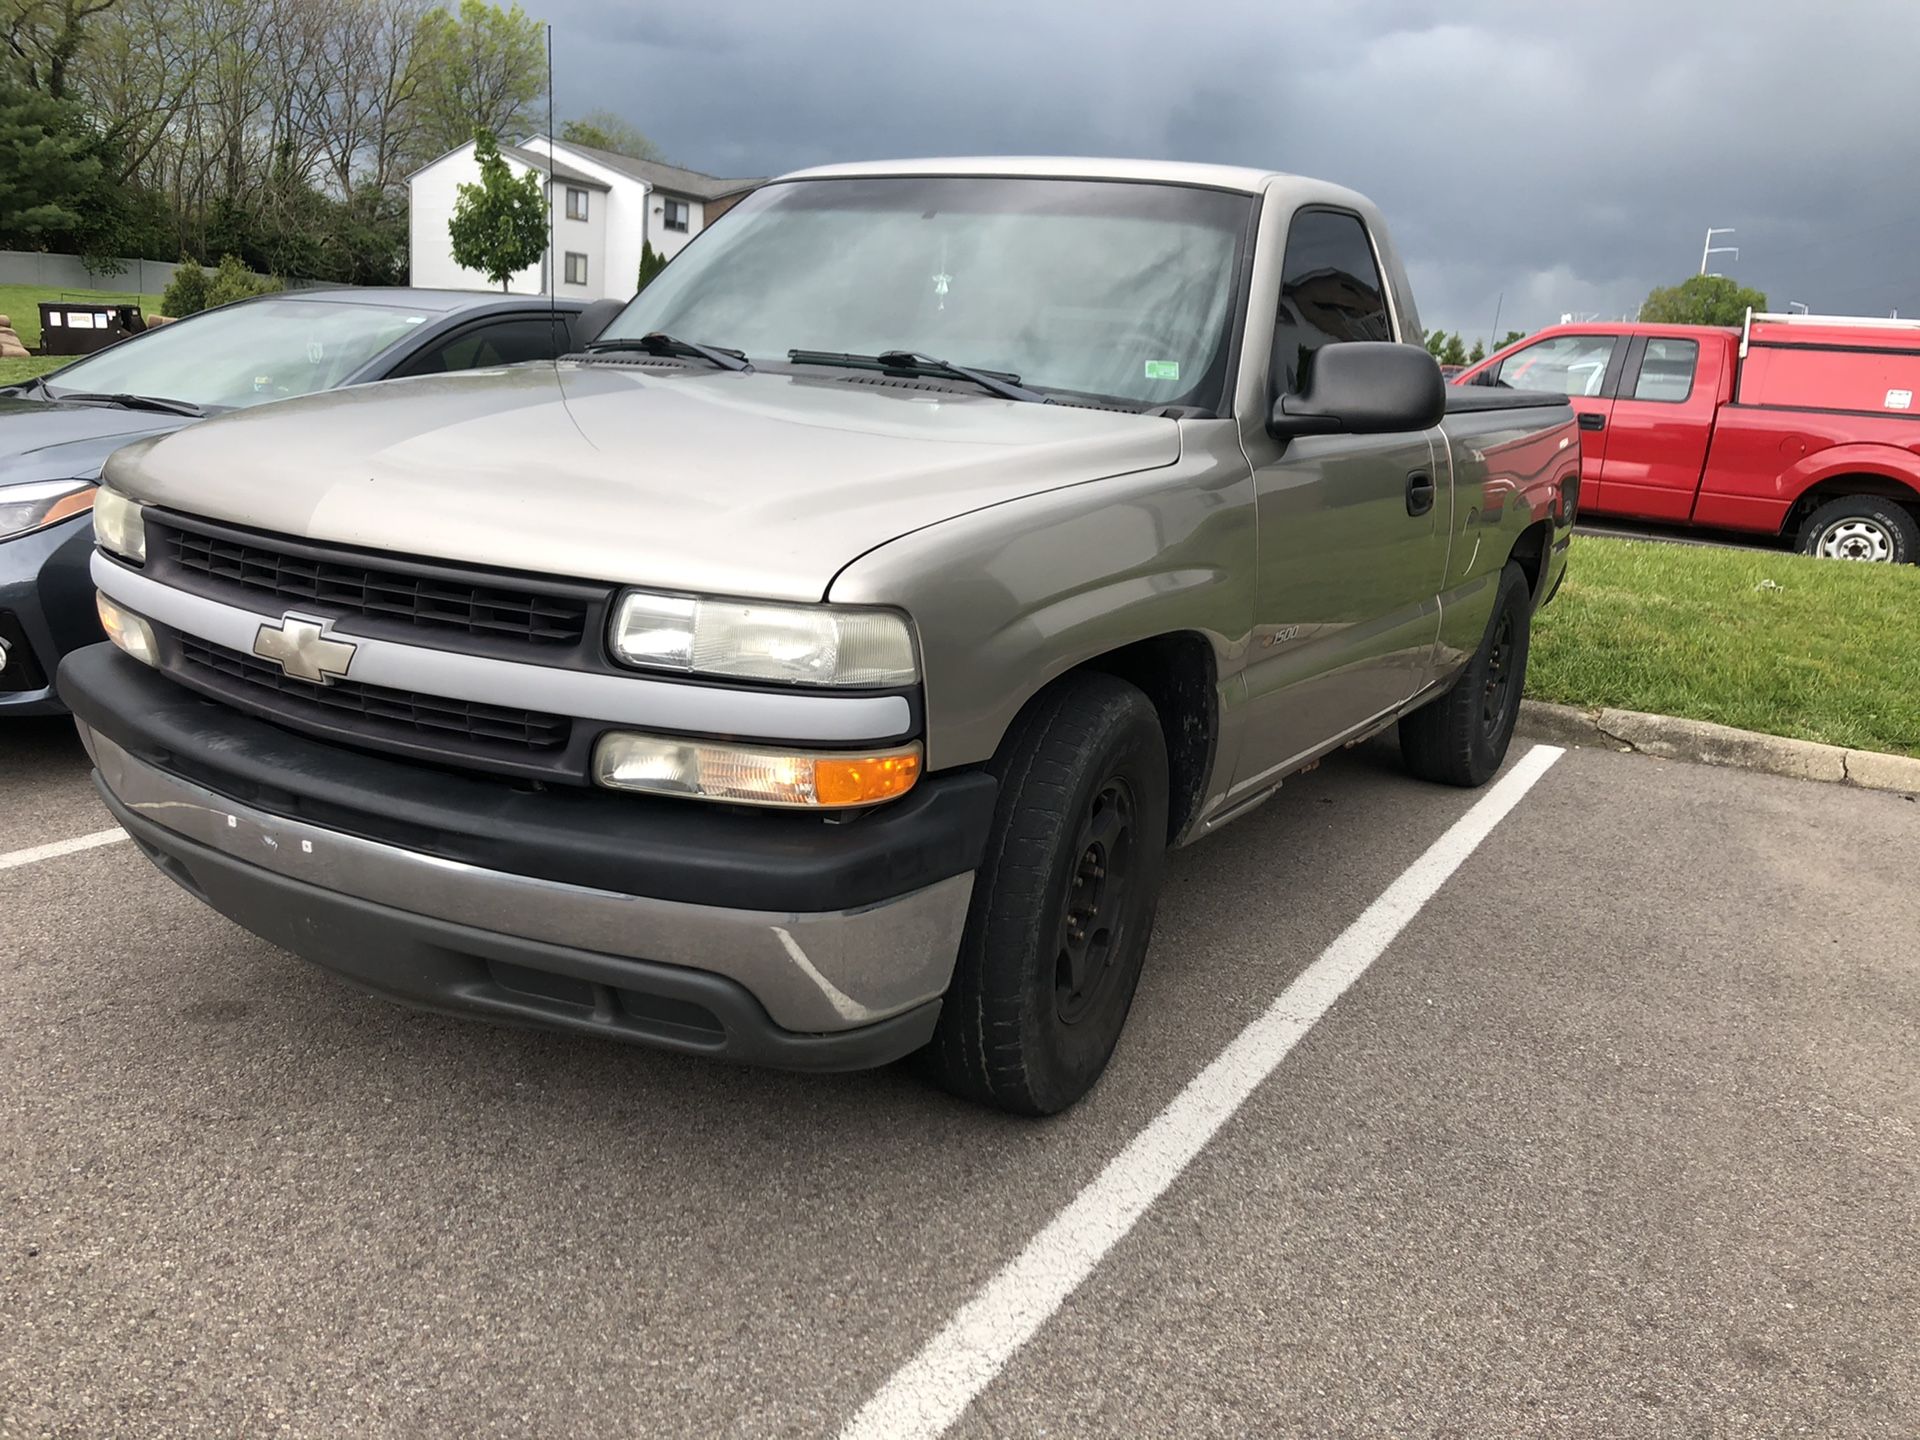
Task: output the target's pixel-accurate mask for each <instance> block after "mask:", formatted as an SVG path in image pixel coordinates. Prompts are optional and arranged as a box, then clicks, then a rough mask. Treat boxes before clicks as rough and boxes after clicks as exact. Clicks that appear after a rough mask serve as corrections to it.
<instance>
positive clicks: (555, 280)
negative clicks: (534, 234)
mask: <svg viewBox="0 0 1920 1440" xmlns="http://www.w3.org/2000/svg"><path fill="white" fill-rule="evenodd" d="M556 143H557V137H556V136H555V135H554V133H553V26H551V25H549V26H547V324H548V326H549V333H550V335H551V336H552V339H553V347H554V348H553V372H554V374H556V375H558V374H559V373H560V352H561V351H562V350H571V349H572V348H573V344H572V341H571V340H569V341H568V342H567V343H566V344H564V345H563V344H561V342H560V275H559V272H558V271H557V270H556V269H555V268H554V263H553V262H554V261H556V260H558V259H559V258H560V249H559V245H558V242H557V240H556V239H555V234H556V232H555V230H554V226H553V197H554V181H553V147H554V145H555V144H556Z"/></svg>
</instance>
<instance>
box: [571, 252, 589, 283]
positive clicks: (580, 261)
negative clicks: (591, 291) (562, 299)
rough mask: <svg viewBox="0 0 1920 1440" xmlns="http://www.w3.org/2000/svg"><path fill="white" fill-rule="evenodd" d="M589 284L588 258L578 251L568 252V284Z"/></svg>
mask: <svg viewBox="0 0 1920 1440" xmlns="http://www.w3.org/2000/svg"><path fill="white" fill-rule="evenodd" d="M586 283H587V257H586V256H584V255H582V254H581V253H580V252H579V251H578V250H569V251H568V252H567V284H569V285H584V284H586Z"/></svg>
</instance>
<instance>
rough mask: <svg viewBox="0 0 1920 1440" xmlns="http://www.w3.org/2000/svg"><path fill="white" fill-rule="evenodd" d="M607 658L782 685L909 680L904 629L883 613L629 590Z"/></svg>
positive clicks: (902, 622)
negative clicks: (779, 682)
mask: <svg viewBox="0 0 1920 1440" xmlns="http://www.w3.org/2000/svg"><path fill="white" fill-rule="evenodd" d="M607 643H608V645H609V646H610V647H611V649H612V651H613V654H614V658H615V659H617V660H620V661H621V662H622V663H624V664H627V665H635V666H639V667H640V668H642V669H646V670H678V671H681V672H682V673H685V674H694V675H716V676H726V677H728V678H731V679H735V680H775V681H782V682H785V683H787V684H790V685H864V686H874V687H880V686H894V685H911V684H912V683H913V682H914V681H915V680H916V679H918V678H919V667H918V666H917V665H916V663H915V662H914V658H913V634H912V632H911V631H910V630H909V629H908V628H907V622H906V619H905V617H904V616H901V615H898V614H895V613H894V612H893V611H891V610H857V609H852V608H850V607H847V606H840V605H767V604H761V603H758V602H748V601H739V600H708V599H695V598H693V597H692V596H686V595H654V594H650V593H648V592H646V591H640V590H630V591H628V592H627V593H626V594H625V595H623V596H621V597H620V603H619V605H618V606H616V607H615V609H614V615H613V625H612V628H611V631H610V632H609V634H608V637H607Z"/></svg>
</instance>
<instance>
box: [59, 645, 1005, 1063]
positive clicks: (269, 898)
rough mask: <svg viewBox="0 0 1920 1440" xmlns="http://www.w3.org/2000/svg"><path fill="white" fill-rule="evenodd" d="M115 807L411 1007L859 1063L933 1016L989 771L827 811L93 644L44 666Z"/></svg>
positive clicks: (166, 855)
mask: <svg viewBox="0 0 1920 1440" xmlns="http://www.w3.org/2000/svg"><path fill="white" fill-rule="evenodd" d="M60 694H61V697H62V698H63V699H64V700H65V701H66V703H67V704H68V705H69V706H70V707H71V708H72V709H73V711H74V713H75V717H76V719H77V721H78V723H79V727H80V733H81V736H82V738H83V739H84V740H85V742H86V744H87V748H88V751H89V753H90V754H91V755H92V756H93V759H94V764H95V776H94V778H95V783H96V784H97V785H98V786H99V788H100V791H101V794H102V796H103V797H104V798H105V800H106V803H107V806H108V808H109V809H110V810H111V811H112V812H113V814H114V816H115V818H116V819H117V820H119V821H120V823H121V824H122V825H124V826H125V827H126V828H127V831H128V833H129V834H130V835H132V836H133V838H134V840H135V841H136V842H137V843H138V844H139V845H140V847H141V848H142V849H143V850H144V851H145V852H146V853H147V855H148V856H149V858H151V859H152V860H153V862H154V863H155V864H156V865H157V866H159V868H160V869H161V870H162V871H164V872H165V873H166V874H167V875H168V876H169V877H170V878H171V879H173V880H174V881H176V882H177V883H178V884H179V885H181V886H182V887H183V888H184V889H186V890H187V891H189V892H190V893H192V894H194V895H196V896H198V897H199V898H200V899H202V900H204V901H206V903H208V904H209V905H211V906H213V907H214V908H215V909H216V910H219V911H220V912H221V913H222V914H224V915H227V916H228V917H230V918H231V919H233V920H235V921H237V922H238V923H240V924H241V925H243V926H245V927H246V928H247V929H249V930H251V931H253V932H254V933H255V934H257V935H260V936H262V937H263V938H265V939H267V940H270V941H272V942H273V943H275V944H277V945H280V946H282V947H284V948H285V949H288V950H291V951H293V952H294V953H295V954H298V955H301V956H304V957H305V958H307V959H309V960H312V961H314V962H316V963H317V964H320V965H322V966H324V967H326V968H328V969H330V970H333V971H335V972H337V973H339V974H340V975H342V976H344V977H345V978H347V979H349V980H351V981H353V982H355V983H357V984H359V985H361V986H363V987H365V988H367V989H370V990H375V991H378V992H380V993H382V994H385V995H388V996H391V997H393V998H396V999H399V1000H403V1001H406V1002H408V1003H411V1004H415V1005H419V1006H423V1007H425V1008H429V1009H434V1010H440V1011H446V1012H452V1013H460V1014H467V1015H475V1016H480V1017H484V1018H490V1019H494V1020H499V1021H505V1022H509V1023H519V1024H533V1025H539V1026H544V1027H549V1028H558V1029H565V1030H577V1031H586V1032H591V1033H594V1034H599V1035H604V1036H606V1037H608V1038H611V1039H620V1040H629V1041H637V1042H640V1043H645V1044H650V1045H655V1046H660V1047H664V1048H668V1049H673V1050H681V1051H687V1052H692V1053H698V1054H703V1055H711V1056H716V1057H721V1058H727V1059H736V1060H742V1061H746V1062H750V1063H754V1064H765V1065H776V1066H782V1067H786V1068H793V1069H812V1070H835V1069H858V1068H862V1067H865V1066H871V1065H880V1064H885V1063H886V1062H888V1061H890V1060H893V1059H897V1058H898V1057H900V1056H901V1055H904V1054H907V1053H908V1052H910V1051H912V1050H915V1049H918V1048H919V1047H920V1046H921V1045H922V1044H924V1043H925V1042H926V1040H927V1039H928V1037H929V1036H930V1035H931V1033H932V1030H933V1026H934V1023H935V1021H936V1020H937V1019H938V1017H939V1010H940V998H939V997H940V996H941V995H942V994H943V993H944V992H945V990H946V988H947V984H948V981H949V979H950V978H951V975H952V970H953V962H954V957H955V954H956V953H957V951H958V947H959V939H960V933H961V930H962V928H963V926H964V924H965V920H966V913H967V906H968V901H969V898H970V896H971V892H972V885H973V871H974V869H975V867H976V866H977V865H978V863H979V858H980V854H981V852H982V850H983V849H984V846H985V840H986V832H987V826H988V823H989V821H990V818H991V814H992V810H993V801H994V794H995V786H994V782H993V780H992V778H991V777H990V776H987V775H984V774H978V773H971V772H970V773H966V774H960V775H954V776H948V777H938V778H935V779H932V780H930V781H928V782H926V783H925V784H923V785H922V786H921V787H919V789H917V790H916V791H915V792H914V794H913V795H911V796H909V797H907V798H906V799H905V800H902V801H899V802H896V803H895V804H894V805H891V806H888V807H885V808H883V809H881V810H879V811H876V812H873V813H870V814H868V815H865V816H862V817H860V818H858V819H856V820H853V821H850V822H848V823H844V824H830V823H827V822H825V821H823V820H821V819H820V818H819V817H814V816H804V815H790V814H772V813H766V814H752V813H740V812H736V811H732V810H726V809H721V808H719V807H712V806H705V805H702V804H700V803H698V802H672V801H654V800H649V799H647V798H645V797H638V796H625V795H612V794H606V793H602V792H593V791H584V790H579V791H561V790H548V789H541V788H538V787H530V786H528V785H526V784H524V783H520V784H515V783H512V782H506V781H500V780H496V779H492V778H488V777H480V776H473V775H466V774H458V773H452V772H448V771H442V770H437V769H433V768H431V767H425V766H419V765H410V764H407V763H404V762H400V761H394V760H390V759H387V758H384V757H380V756H373V755H368V754H364V753H362V752H359V751H356V750H352V749H348V748H346V747H343V746H338V745H333V744H328V743H324V742H320V741H315V740H310V739H307V738H305V737H302V736H297V735H293V734H290V733H289V732H287V731H284V730H281V729H279V728H277V727H275V726H272V725H268V724H266V723H265V722H262V721H259V720H255V719H252V718H250V717H247V716H244V715H241V714H239V713H238V712H236V711H233V710H231V709H229V708H228V707H225V706H222V705H219V704H216V703H213V702H211V701H207V700H203V699H201V698H199V697H198V696H195V695H193V694H191V693H190V692H188V691H186V690H184V689H182V688H181V687H179V686H177V685H174V684H172V683H171V682H169V681H167V680H165V679H163V678H161V677H160V676H158V675H156V674H154V673H153V672H152V671H150V670H148V669H146V668H145V667H143V666H141V665H139V664H137V663H135V662H134V661H132V660H130V659H128V658H127V657H126V656H124V655H121V654H120V653H119V652H118V651H116V650H114V649H113V648H112V647H110V646H104V645H102V646H92V647H89V648H87V649H85V650H81V651H77V652H75V653H74V654H73V655H71V656H69V657H68V658H67V660H66V661H65V662H64V663H63V664H62V666H61V669H60Z"/></svg>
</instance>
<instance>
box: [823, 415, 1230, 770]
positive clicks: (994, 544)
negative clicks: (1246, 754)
mask: <svg viewBox="0 0 1920 1440" xmlns="http://www.w3.org/2000/svg"><path fill="white" fill-rule="evenodd" d="M1182 428H1183V430H1189V431H1201V430H1204V431H1205V432H1207V433H1204V434H1201V435H1189V437H1188V440H1187V443H1186V444H1185V445H1184V446H1183V453H1182V456H1181V459H1180V460H1179V461H1178V462H1177V463H1176V464H1174V465H1172V466H1169V467H1166V468H1163V469H1159V470H1152V471H1146V472H1142V473H1139V474H1134V475H1122V476H1117V477H1114V478H1112V479H1107V480H1097V481H1091V482H1088V483H1087V484H1084V485H1076V486H1072V487H1070V488H1067V489H1063V490H1053V491H1048V492H1046V493H1044V494H1039V495H1031V496H1027V497H1024V498H1022V499H1019V500H1014V501H1009V502H1007V503H1005V504H1001V505H996V506H992V507H989V508H987V509H984V510H976V511H973V512H971V513H969V514H966V515H961V516H957V517H955V518H953V519H951V520H946V521H943V522H940V523H939V524H936V525H931V526H928V527H926V528H925V529H921V530H916V531H914V532H913V533H911V534H908V535H903V536H901V537H899V538H898V539H896V540H893V541H890V542H889V543H887V544H886V545H883V546H880V547H879V548H878V549H875V550H871V551H869V552H867V553H866V554H865V555H862V556H861V557H860V558H859V559H858V560H856V561H854V562H853V563H852V564H850V565H849V566H848V567H847V568H846V569H845V570H843V571H842V572H841V573H840V574H839V575H838V576H836V577H835V579H834V581H833V584H832V587H831V588H830V589H829V591H828V597H827V598H828V599H829V600H832V601H834V602H837V603H846V604H868V605H890V606H897V607H900V608H902V609H904V610H906V612H907V613H908V614H909V615H910V616H912V618H913V622H914V626H915V629H916V631H917V633H918V637H919V642H920V651H921V667H922V673H923V679H924V687H925V695H926V716H927V722H926V723H927V740H926V743H927V767H928V769H929V770H945V769H951V768H953V767H955V766H961V765H973V764H979V763H981V762H983V761H985V760H987V759H990V758H991V757H992V755H993V753H994V752H995V750H997V749H998V748H999V745H1000V741H1001V738H1002V737H1003V736H1004V735H1005V733H1006V730H1007V727H1008V726H1009V725H1010V724H1011V723H1012V721H1013V718H1014V716H1016V715H1017V714H1019V712H1020V709H1021V707H1022V706H1024V705H1025V704H1026V703H1027V701H1028V700H1030V699H1031V698H1032V697H1033V696H1034V695H1035V694H1036V693H1038V692H1039V691H1040V690H1041V689H1042V688H1043V687H1044V686H1045V685H1046V684H1047V683H1048V682H1050V681H1052V680H1053V679H1055V678H1057V677H1058V676H1060V675H1062V674H1064V673H1066V672H1067V671H1069V670H1071V669H1073V668H1074V667H1075V666H1078V665H1081V664H1084V663H1085V662H1086V661H1088V660H1091V659H1093V658H1095V657H1097V656H1100V655H1103V654H1107V653H1109V652H1111V651H1114V650H1117V649H1120V648H1122V647H1123V646H1126V645H1130V644H1133V643H1135V642H1138V641H1141V640H1147V639H1152V638H1154V637H1155V636H1159V635H1167V634H1174V633H1180V632H1192V633H1197V634H1199V635H1202V636H1204V637H1205V638H1206V640H1207V641H1208V642H1209V644H1211V645H1212V647H1213V651H1214V659H1215V664H1216V669H1217V672H1218V674H1219V676H1220V685H1221V690H1222V715H1221V737H1222V744H1223V746H1224V744H1225V741H1226V738H1227V735H1228V733H1229V727H1230V721H1231V715H1230V712H1231V711H1232V710H1233V709H1234V707H1233V705H1232V703H1231V697H1232V695H1233V693H1234V690H1233V687H1234V686H1236V685H1237V684H1238V683H1239V678H1240V669H1241V665H1242V663H1243V661H1244V657H1245V653H1246V645H1247V635H1248V631H1249V630H1250V628H1251V625H1252V618H1253V610H1254V581H1255V546H1254V505H1253V480H1252V474H1251V471H1250V469H1249V467H1248V466H1247V463H1246V460H1245V457H1244V456H1242V455H1241V453H1240V450H1239V447H1238V444H1237V442H1235V441H1234V439H1233V436H1232V434H1231V432H1230V430H1229V429H1228V428H1227V427H1226V425H1225V424H1224V423H1222V424H1221V425H1220V426H1218V427H1217V428H1216V427H1214V426H1212V425H1210V424H1209V425H1204V426H1203V425H1194V424H1191V423H1189V424H1186V425H1183V427H1182Z"/></svg>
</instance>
